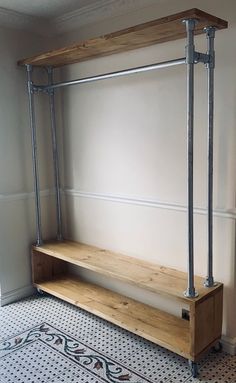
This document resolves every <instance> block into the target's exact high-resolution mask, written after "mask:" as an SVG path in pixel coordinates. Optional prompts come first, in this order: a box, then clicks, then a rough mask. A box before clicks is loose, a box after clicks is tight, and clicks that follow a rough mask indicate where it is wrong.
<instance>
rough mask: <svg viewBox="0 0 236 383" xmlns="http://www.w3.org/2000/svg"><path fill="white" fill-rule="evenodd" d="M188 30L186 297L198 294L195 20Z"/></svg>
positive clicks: (189, 21) (188, 21)
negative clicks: (195, 185) (195, 188)
mask: <svg viewBox="0 0 236 383" xmlns="http://www.w3.org/2000/svg"><path fill="white" fill-rule="evenodd" d="M184 22H185V24H186V31H187V45H186V64H187V153H188V159H187V172H188V184H187V198H188V286H187V290H186V291H185V292H184V295H185V296H186V297H195V296H196V295H197V293H196V291H195V287H194V231H193V138H194V129H193V128H194V51H195V48H194V28H195V20H193V19H189V20H185V21H184Z"/></svg>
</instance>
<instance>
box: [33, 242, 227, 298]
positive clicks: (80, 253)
mask: <svg viewBox="0 0 236 383" xmlns="http://www.w3.org/2000/svg"><path fill="white" fill-rule="evenodd" d="M33 250H34V252H36V253H37V254H38V253H43V254H46V255H49V256H51V257H55V258H58V259H61V260H64V261H66V262H69V263H71V264H74V265H77V266H80V267H82V268H84V269H87V270H92V271H95V272H98V273H100V274H103V275H107V276H110V277H113V278H116V279H119V280H122V281H126V282H128V283H130V284H133V285H136V286H139V287H141V288H145V289H146V290H149V291H152V292H154V293H158V294H163V295H167V296H170V297H172V298H174V299H177V300H181V301H184V302H186V303H189V304H191V303H194V304H195V303H198V302H200V301H201V300H202V299H203V300H204V299H205V298H206V296H209V294H211V293H214V291H215V290H216V289H218V288H221V286H222V285H221V284H218V285H217V286H216V287H212V288H205V287H204V286H203V282H204V279H203V278H201V277H198V276H195V286H196V289H197V291H198V293H199V296H198V297H197V298H186V297H184V295H183V292H184V290H186V287H187V274H186V273H185V272H182V271H178V270H175V269H171V268H168V267H164V266H159V265H157V264H154V263H150V262H147V261H144V260H140V259H137V258H133V257H129V256H124V255H122V254H117V253H114V252H111V251H109V250H104V249H99V248H97V247H94V246H89V245H85V244H81V243H78V242H73V241H67V240H66V241H63V242H58V241H56V242H47V243H45V244H43V245H42V246H40V247H35V246H33Z"/></svg>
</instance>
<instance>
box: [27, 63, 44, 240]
mask: <svg viewBox="0 0 236 383" xmlns="http://www.w3.org/2000/svg"><path fill="white" fill-rule="evenodd" d="M26 70H27V90H28V98H29V115H30V129H31V142H32V161H33V176H34V191H35V213H36V246H40V245H42V243H43V240H42V229H41V207H40V189H39V172H38V157H37V139H36V124H35V106H34V92H33V82H32V66H31V65H26Z"/></svg>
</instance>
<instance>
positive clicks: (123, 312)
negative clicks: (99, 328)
mask: <svg viewBox="0 0 236 383" xmlns="http://www.w3.org/2000/svg"><path fill="white" fill-rule="evenodd" d="M35 286H36V287H37V288H39V289H41V290H43V291H45V292H47V293H50V294H52V295H54V296H56V297H58V298H61V299H63V300H65V301H67V302H70V303H72V304H74V305H76V306H78V307H81V308H82V309H85V310H86V311H89V312H91V313H93V314H95V315H98V316H99V317H101V318H103V319H106V320H108V321H109V322H112V323H114V324H116V325H118V326H120V327H122V328H125V329H126V330H129V331H131V332H132V333H134V334H137V335H140V336H142V337H143V338H145V339H148V340H150V341H152V342H154V343H157V344H159V345H160V346H163V347H165V348H167V349H168V350H171V351H174V352H177V353H178V354H180V355H182V356H184V357H186V358H190V357H191V356H190V326H189V321H187V320H184V319H182V318H178V317H176V316H174V315H171V314H168V313H165V312H163V311H160V310H158V309H156V308H153V307H151V306H148V305H146V304H143V303H140V302H137V301H135V300H133V299H130V298H127V297H125V296H122V295H120V294H117V293H114V292H112V291H111V290H108V289H104V288H102V287H100V286H97V285H94V284H91V283H87V282H84V281H81V280H79V279H78V278H77V277H74V276H71V275H64V276H60V277H58V278H55V279H53V280H50V281H44V282H38V283H35Z"/></svg>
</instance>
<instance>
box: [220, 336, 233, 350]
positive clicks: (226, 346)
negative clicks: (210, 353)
mask: <svg viewBox="0 0 236 383" xmlns="http://www.w3.org/2000/svg"><path fill="white" fill-rule="evenodd" d="M221 343H222V346H223V350H224V351H226V352H227V353H228V354H230V355H236V337H235V338H229V337H228V336H225V335H222V338H221Z"/></svg>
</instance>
